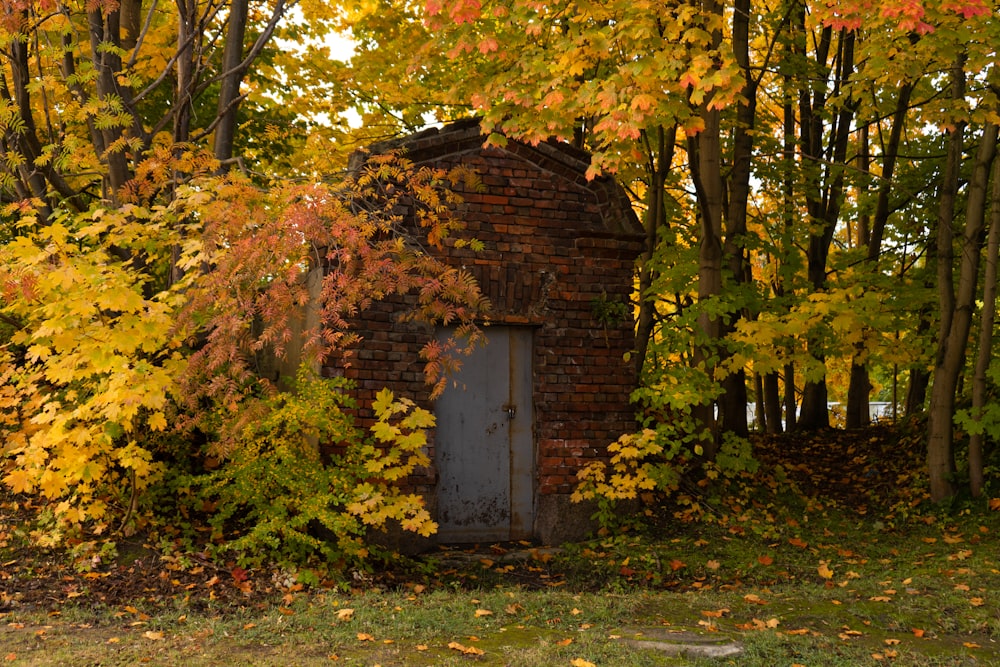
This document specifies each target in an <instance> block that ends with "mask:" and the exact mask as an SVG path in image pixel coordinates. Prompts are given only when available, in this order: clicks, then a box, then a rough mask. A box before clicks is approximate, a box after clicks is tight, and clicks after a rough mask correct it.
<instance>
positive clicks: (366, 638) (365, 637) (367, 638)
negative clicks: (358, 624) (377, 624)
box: [358, 632, 375, 642]
mask: <svg viewBox="0 0 1000 667" xmlns="http://www.w3.org/2000/svg"><path fill="white" fill-rule="evenodd" d="M358 641H359V642H373V641H375V638H374V637H372V636H371V635H370V634H368V633H367V632H359V633H358Z"/></svg>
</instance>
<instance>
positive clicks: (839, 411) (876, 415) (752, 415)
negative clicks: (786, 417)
mask: <svg viewBox="0 0 1000 667" xmlns="http://www.w3.org/2000/svg"><path fill="white" fill-rule="evenodd" d="M826 407H827V409H828V410H829V411H830V423H831V424H833V425H838V426H842V425H843V423H844V406H843V405H842V404H841V403H838V402H832V403H827V404H826ZM782 412H783V411H782ZM868 419H869V420H871V422H872V423H873V424H874V423H877V422H891V421H892V403H889V402H881V401H870V402H869V403H868ZM747 423H748V424H750V425H751V428H753V427H754V425H755V424H756V423H757V404H756V403H747Z"/></svg>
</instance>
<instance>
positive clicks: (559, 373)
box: [346, 133, 642, 542]
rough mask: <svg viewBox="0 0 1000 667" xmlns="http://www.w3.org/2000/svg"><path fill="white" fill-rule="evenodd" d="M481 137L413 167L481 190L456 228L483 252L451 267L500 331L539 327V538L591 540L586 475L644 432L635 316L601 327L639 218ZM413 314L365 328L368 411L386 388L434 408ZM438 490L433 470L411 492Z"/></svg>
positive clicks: (450, 258)
mask: <svg viewBox="0 0 1000 667" xmlns="http://www.w3.org/2000/svg"><path fill="white" fill-rule="evenodd" d="M474 138H475V140H474V141H466V142H465V143H464V144H463V143H462V142H461V141H457V142H456V141H452V142H450V143H448V144H447V145H445V146H440V145H438V144H436V143H432V144H431V145H430V146H423V147H422V148H421V146H420V145H419V143H418V144H416V145H415V147H414V150H413V153H412V159H414V160H415V161H418V162H420V161H427V162H432V163H434V164H435V165H439V166H444V167H450V166H453V165H455V164H458V163H462V164H465V165H467V166H469V167H471V168H473V169H474V170H475V171H476V172H477V173H478V174H479V176H480V178H481V181H482V186H483V187H482V188H481V189H479V190H475V191H467V192H462V196H463V198H464V203H463V204H462V207H461V211H460V212H459V215H460V217H461V218H462V219H463V220H464V221H465V223H466V225H467V227H466V230H465V231H464V232H463V234H462V236H464V237H466V238H475V239H478V240H479V241H480V242H482V243H483V245H484V248H483V249H482V250H480V251H472V250H470V249H467V248H455V247H454V244H453V243H452V244H451V247H449V248H448V249H447V251H446V256H445V261H447V262H448V263H450V264H452V265H453V266H461V267H464V268H466V269H467V270H469V271H470V272H471V273H472V274H473V275H474V276H475V277H476V278H477V280H478V281H479V284H480V287H481V289H482V291H483V293H484V294H485V295H486V296H487V297H488V298H489V299H490V301H491V302H492V305H493V311H492V314H491V322H492V323H495V324H503V325H522V326H530V327H532V328H533V331H534V333H533V360H532V366H533V370H532V372H533V392H532V393H533V397H534V399H533V400H534V406H533V408H534V427H533V429H534V441H535V451H536V456H537V465H536V467H535V470H536V475H537V479H536V480H534V484H535V485H536V487H535V488H536V493H535V497H536V502H537V505H536V508H535V521H534V523H535V536H536V537H537V538H539V539H541V540H542V541H544V542H559V541H564V540H567V539H575V538H578V537H581V536H582V533H583V532H584V531H585V530H586V529H588V528H590V525H589V523H588V521H587V519H586V517H587V516H588V515H589V510H588V509H585V508H580V507H577V506H574V505H570V504H569V503H568V502H567V500H568V494H570V493H571V492H572V491H573V489H574V487H575V484H576V473H577V471H578V470H579V469H580V468H581V467H583V466H585V465H587V464H588V463H590V462H591V461H593V460H595V459H601V458H606V457H607V445H608V444H609V443H611V442H613V441H615V440H616V439H617V438H618V437H619V436H620V435H621V434H622V433H625V432H628V431H631V430H634V429H635V421H634V409H633V408H632V406H631V405H630V404H629V400H628V399H629V394H630V392H631V391H632V389H633V388H634V387H635V384H636V369H635V364H634V361H625V356H626V354H627V353H628V352H630V351H631V350H632V349H633V344H634V340H633V330H634V323H633V321H632V320H631V318H630V317H629V318H625V319H624V320H623V321H621V322H620V323H612V324H607V323H602V322H600V321H599V320H598V317H597V314H596V312H595V301H597V300H602V299H603V300H607V301H617V302H624V303H627V302H628V301H629V298H630V296H631V292H632V290H633V265H634V261H635V258H636V257H637V256H638V254H639V253H640V252H641V249H642V241H641V237H640V236H638V234H637V233H636V226H635V225H636V223H635V221H634V218H633V219H631V220H625V221H622V220H617V219H613V218H614V217H615V214H616V208H615V207H616V206H617V207H618V208H617V213H618V215H621V208H620V204H621V202H620V201H614V198H615V197H618V196H620V197H624V194H623V193H620V191H617V190H609V186H608V183H607V182H605V183H597V184H595V183H593V182H590V181H587V180H586V178H585V177H584V176H583V174H582V172H581V171H580V170H579V169H574V168H571V167H567V166H566V165H565V164H563V163H560V162H559V161H557V160H554V159H549V158H548V157H546V155H545V154H544V153H539V152H537V151H535V150H534V149H532V148H531V147H526V146H522V145H520V144H513V145H512V146H508V147H506V148H482V145H481V144H482V139H481V138H480V137H478V133H475V134H474ZM449 147H450V148H449ZM557 157H558V156H557ZM457 189H458V190H459V191H460V192H461V188H457ZM628 215H631V211H628ZM408 303H409V299H406V298H402V299H399V300H396V301H387V302H384V303H380V304H377V305H375V306H374V307H373V308H372V309H371V310H369V311H367V312H366V313H365V316H364V320H363V322H361V323H360V327H359V329H360V332H361V334H362V336H363V338H364V340H363V341H362V343H361V344H359V346H358V347H357V348H356V350H355V351H354V353H353V358H352V359H351V361H350V363H351V365H350V367H349V368H348V370H347V373H346V374H347V375H348V376H349V377H352V378H354V379H355V380H356V381H357V383H358V398H359V399H360V400H359V402H360V404H362V405H367V404H370V402H371V401H372V400H373V399H374V396H375V393H376V392H378V391H379V390H380V389H381V388H383V387H390V388H391V389H392V390H393V391H395V392H396V393H397V394H399V395H403V396H407V397H409V398H412V399H414V400H416V401H417V402H418V403H419V404H421V405H423V406H425V407H428V408H429V409H432V408H433V406H432V405H431V403H430V402H429V400H428V387H427V385H426V383H425V378H424V376H423V365H422V363H421V361H420V359H419V356H418V354H419V351H420V348H421V347H422V346H423V345H424V344H425V343H426V342H427V341H428V340H429V339H431V338H432V337H433V336H434V334H435V332H434V331H432V330H430V329H429V328H428V327H426V326H421V325H418V324H413V323H403V322H402V321H401V319H400V317H399V315H398V314H399V313H400V312H401V311H402V310H404V309H405V308H407V307H408ZM366 416H367V415H364V414H362V417H363V418H364V417H366ZM431 447H433V443H432V444H431ZM433 454H434V453H433V451H432V452H431V459H432V460H433V459H434V456H433ZM435 483H436V474H435V471H434V470H425V471H421V473H420V474H417V475H414V476H413V477H412V478H411V479H410V480H409V484H410V486H411V488H412V489H413V490H414V491H417V492H420V493H423V494H424V495H425V496H426V497H427V498H428V499H429V504H430V505H431V507H432V510H433V507H434V487H435Z"/></svg>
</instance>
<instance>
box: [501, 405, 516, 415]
mask: <svg viewBox="0 0 1000 667" xmlns="http://www.w3.org/2000/svg"><path fill="white" fill-rule="evenodd" d="M503 409H504V411H505V412H506V413H507V419H513V418H514V415H516V414H517V406H516V405H514V404H513V403H507V404H506V405H504V406H503Z"/></svg>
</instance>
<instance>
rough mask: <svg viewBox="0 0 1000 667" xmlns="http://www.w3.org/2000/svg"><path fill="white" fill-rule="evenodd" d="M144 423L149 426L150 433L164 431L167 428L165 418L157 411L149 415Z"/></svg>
mask: <svg viewBox="0 0 1000 667" xmlns="http://www.w3.org/2000/svg"><path fill="white" fill-rule="evenodd" d="M146 423H147V424H148V425H149V429H150V430H151V431H164V430H166V428H167V418H166V417H164V416H163V413H162V412H159V411H157V412H154V413H153V414H151V415H150V416H149V420H148V421H147V422H146Z"/></svg>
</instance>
